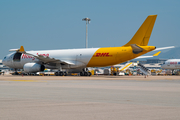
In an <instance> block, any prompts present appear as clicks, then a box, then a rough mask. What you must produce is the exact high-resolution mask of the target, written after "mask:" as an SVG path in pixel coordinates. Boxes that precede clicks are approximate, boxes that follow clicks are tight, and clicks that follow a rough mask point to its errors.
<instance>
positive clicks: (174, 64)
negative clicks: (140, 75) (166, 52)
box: [161, 59, 180, 70]
mask: <svg viewBox="0 0 180 120" xmlns="http://www.w3.org/2000/svg"><path fill="white" fill-rule="evenodd" d="M161 68H162V69H171V70H175V69H180V59H169V60H167V61H165V63H164V64H163V65H162V66H161Z"/></svg>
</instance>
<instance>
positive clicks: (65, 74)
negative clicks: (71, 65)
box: [55, 71, 67, 76]
mask: <svg viewBox="0 0 180 120" xmlns="http://www.w3.org/2000/svg"><path fill="white" fill-rule="evenodd" d="M55 76H67V72H63V71H57V72H55Z"/></svg>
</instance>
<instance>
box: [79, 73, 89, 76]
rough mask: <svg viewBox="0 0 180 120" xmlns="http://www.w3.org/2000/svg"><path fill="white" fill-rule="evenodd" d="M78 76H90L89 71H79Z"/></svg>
mask: <svg viewBox="0 0 180 120" xmlns="http://www.w3.org/2000/svg"><path fill="white" fill-rule="evenodd" d="M80 76H91V72H80Z"/></svg>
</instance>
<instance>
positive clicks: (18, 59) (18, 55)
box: [13, 53, 22, 62]
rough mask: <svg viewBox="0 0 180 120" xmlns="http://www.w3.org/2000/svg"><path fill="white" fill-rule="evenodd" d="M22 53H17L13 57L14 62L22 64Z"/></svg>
mask: <svg viewBox="0 0 180 120" xmlns="http://www.w3.org/2000/svg"><path fill="white" fill-rule="evenodd" d="M21 55H22V53H15V54H14V57H13V61H16V62H20V59H21Z"/></svg>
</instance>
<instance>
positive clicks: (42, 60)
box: [11, 46, 74, 65]
mask: <svg viewBox="0 0 180 120" xmlns="http://www.w3.org/2000/svg"><path fill="white" fill-rule="evenodd" d="M11 51H12V50H11ZM14 51H16V52H20V53H23V54H26V55H30V56H33V57H35V58H37V59H39V60H40V61H41V62H43V63H45V64H46V63H62V64H68V65H74V63H72V62H70V61H64V60H59V59H55V58H50V57H48V56H46V57H45V56H43V55H33V54H30V53H27V52H26V51H25V50H24V47H23V46H21V47H20V49H15V50H14Z"/></svg>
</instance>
